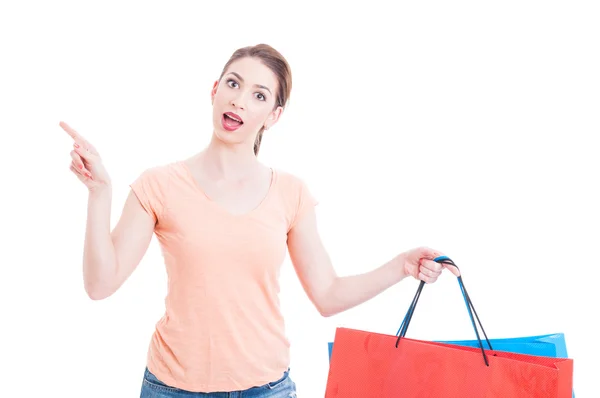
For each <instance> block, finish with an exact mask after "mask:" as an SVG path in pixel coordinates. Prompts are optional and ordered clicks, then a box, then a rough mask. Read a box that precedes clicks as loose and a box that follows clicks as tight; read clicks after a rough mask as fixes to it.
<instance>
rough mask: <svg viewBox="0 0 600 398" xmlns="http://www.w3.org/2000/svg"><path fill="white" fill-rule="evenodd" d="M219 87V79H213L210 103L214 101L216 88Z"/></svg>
mask: <svg viewBox="0 0 600 398" xmlns="http://www.w3.org/2000/svg"><path fill="white" fill-rule="evenodd" d="M218 87H219V81H218V80H215V83H214V84H213V88H212V90H211V91H210V102H211V104H214V103H215V95H216V94H217V88H218Z"/></svg>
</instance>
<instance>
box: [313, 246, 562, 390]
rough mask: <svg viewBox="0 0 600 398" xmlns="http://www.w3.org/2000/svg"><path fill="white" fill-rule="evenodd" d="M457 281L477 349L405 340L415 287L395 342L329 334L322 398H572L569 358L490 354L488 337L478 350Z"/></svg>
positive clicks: (343, 331)
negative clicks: (328, 359) (330, 345)
mask: <svg viewBox="0 0 600 398" xmlns="http://www.w3.org/2000/svg"><path fill="white" fill-rule="evenodd" d="M440 261H450V262H451V260H449V259H447V258H444V259H442V260H440ZM450 262H448V263H450ZM452 264H453V265H454V263H452ZM458 281H459V285H460V287H461V290H462V292H463V296H464V298H465V302H466V303H467V308H468V310H469V315H470V316H471V321H472V322H473V326H474V327H475V332H476V335H477V339H478V340H479V342H480V348H473V347H465V346H459V345H453V344H447V343H439V342H430V341H421V340H415V339H409V338H406V337H405V334H406V330H407V328H408V324H409V322H410V319H411V317H412V313H413V312H414V309H415V307H416V303H417V301H418V298H419V296H420V293H421V290H422V289H423V285H424V284H423V283H421V284H420V286H419V290H417V294H416V295H415V299H413V303H412V304H411V306H410V307H409V311H408V312H407V315H406V317H405V319H404V322H403V325H402V326H401V330H400V331H399V333H400V335H399V336H392V335H385V334H380V333H372V332H368V331H362V330H355V329H348V328H338V329H337V330H336V334H335V339H334V345H333V351H332V355H331V363H330V368H329V375H328V379H327V389H326V393H325V398H334V397H340V398H355V397H356V398H384V397H385V398H395V397H399V398H400V397H401V398H413V397H414V398H417V397H419V398H491V397H497V398H513V397H514V398H521V397H533V398H542V397H543V398H563V397H564V398H571V396H572V385H573V360H572V359H569V358H551V357H542V356H534V355H525V354H516V353H511V352H503V351H494V350H493V349H492V347H491V344H490V343H489V340H488V339H487V336H485V340H486V341H487V342H488V346H489V348H488V349H484V348H483V343H482V342H481V339H480V336H479V332H478V330H477V328H476V325H475V318H474V317H473V313H475V317H476V318H477V321H478V322H479V317H478V316H477V313H476V312H475V309H474V307H473V304H472V302H471V299H470V297H469V295H468V294H467V292H466V289H465V288H464V284H463V282H462V277H458ZM479 325H480V326H481V322H479ZM481 329H482V331H483V328H481ZM483 333H484V335H485V331H483Z"/></svg>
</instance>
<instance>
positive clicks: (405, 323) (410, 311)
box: [396, 256, 493, 366]
mask: <svg viewBox="0 0 600 398" xmlns="http://www.w3.org/2000/svg"><path fill="white" fill-rule="evenodd" d="M433 261H435V262H437V263H440V264H448V265H452V266H454V267H456V268H458V266H457V265H456V264H455V263H454V261H452V260H451V259H450V258H449V257H447V256H440V257H436V258H435V259H434V260H433ZM457 280H458V285H459V286H460V290H461V292H462V295H463V298H464V300H465V304H466V306H467V310H468V311H469V317H470V318H471V324H472V325H473V329H475V335H476V336H477V341H478V342H479V347H480V348H481V353H482V354H483V361H484V362H485V364H486V366H490V363H489V361H488V358H487V355H486V353H485V350H484V348H483V343H482V342H481V338H480V336H479V330H478V329H477V325H476V324H475V318H477V323H478V324H479V327H480V328H481V331H482V332H483V335H484V336H485V341H486V342H487V344H488V346H489V347H490V350H493V348H492V344H491V343H490V340H489V339H488V337H487V334H486V333H485V330H484V329H483V325H482V324H481V320H480V319H479V315H477V311H475V307H474V306H473V302H472V301H471V297H469V293H467V289H466V288H465V284H464V282H463V279H462V275H460V276H458V277H457ZM424 286H425V282H424V281H421V283H420V284H419V288H418V289H417V293H416V294H415V297H414V298H413V300H412V303H411V304H410V306H409V307H408V311H407V312H406V315H405V316H404V319H403V320H402V324H401V325H400V328H399V329H398V332H396V336H398V339H397V340H396V348H398V343H399V342H400V339H401V338H402V337H405V336H406V331H407V330H408V325H409V323H410V320H411V319H412V316H413V313H414V312H415V308H416V307H417V303H418V301H419V297H420V296H421V292H422V291H423V287H424ZM473 314H475V318H474V317H473Z"/></svg>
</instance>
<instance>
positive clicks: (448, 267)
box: [443, 264, 460, 278]
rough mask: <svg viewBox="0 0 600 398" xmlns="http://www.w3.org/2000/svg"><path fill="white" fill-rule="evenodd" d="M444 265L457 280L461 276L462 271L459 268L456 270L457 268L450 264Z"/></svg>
mask: <svg viewBox="0 0 600 398" xmlns="http://www.w3.org/2000/svg"><path fill="white" fill-rule="evenodd" d="M443 265H444V267H445V268H446V269H448V270H449V271H450V272H452V274H453V275H454V276H456V277H457V278H458V277H459V276H460V270H459V269H458V268H456V267H455V266H453V265H450V264H443Z"/></svg>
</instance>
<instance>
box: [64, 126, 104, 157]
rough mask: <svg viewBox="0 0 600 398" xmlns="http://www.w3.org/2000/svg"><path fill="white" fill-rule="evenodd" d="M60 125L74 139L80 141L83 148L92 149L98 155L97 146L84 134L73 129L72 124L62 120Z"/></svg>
mask: <svg viewBox="0 0 600 398" xmlns="http://www.w3.org/2000/svg"><path fill="white" fill-rule="evenodd" d="M60 126H61V127H62V128H63V129H64V130H65V131H66V132H67V134H69V135H70V136H71V138H73V140H75V142H76V143H78V144H79V145H80V146H82V147H83V148H86V149H87V150H88V151H90V152H91V153H93V154H95V155H97V154H98V151H97V150H96V148H95V147H94V146H93V145H92V144H91V143H90V142H89V141H88V140H86V139H85V138H83V136H82V135H81V134H79V133H78V132H77V131H75V129H73V128H72V127H71V126H69V125H68V124H67V123H65V122H60Z"/></svg>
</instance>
